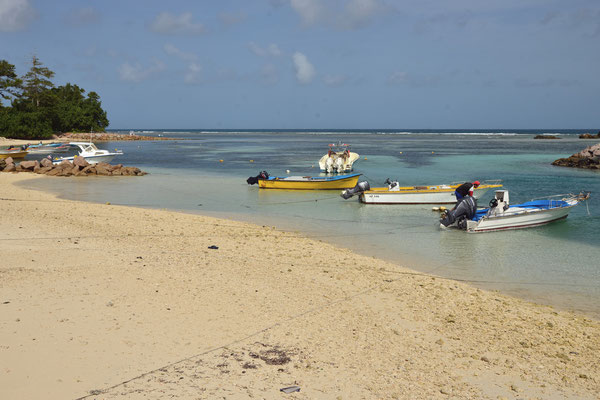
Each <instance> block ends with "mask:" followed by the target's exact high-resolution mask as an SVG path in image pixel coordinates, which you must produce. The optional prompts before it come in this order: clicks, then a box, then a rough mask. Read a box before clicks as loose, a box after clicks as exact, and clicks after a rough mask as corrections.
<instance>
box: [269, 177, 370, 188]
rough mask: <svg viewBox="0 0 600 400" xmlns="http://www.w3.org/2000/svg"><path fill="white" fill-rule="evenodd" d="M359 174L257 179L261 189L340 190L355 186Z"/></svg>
mask: <svg viewBox="0 0 600 400" xmlns="http://www.w3.org/2000/svg"><path fill="white" fill-rule="evenodd" d="M359 176H360V174H353V175H348V176H337V177H335V178H328V177H297V178H295V177H286V178H278V177H271V178H269V179H261V180H259V181H258V187H259V188H261V189H290V190H340V189H348V188H351V187H354V186H356V184H357V183H358V177H359Z"/></svg>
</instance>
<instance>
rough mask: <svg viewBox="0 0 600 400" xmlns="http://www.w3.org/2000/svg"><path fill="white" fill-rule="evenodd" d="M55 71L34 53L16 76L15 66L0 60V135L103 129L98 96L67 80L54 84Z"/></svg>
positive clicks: (36, 136) (37, 135)
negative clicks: (57, 84) (28, 62)
mask: <svg viewBox="0 0 600 400" xmlns="http://www.w3.org/2000/svg"><path fill="white" fill-rule="evenodd" d="M53 77H54V72H52V71H51V70H50V69H48V68H46V67H44V66H43V64H42V63H41V62H40V60H39V59H38V58H37V57H36V56H33V58H32V62H31V68H30V69H29V71H28V72H27V73H26V74H25V75H23V76H22V77H19V76H18V75H17V74H16V72H15V66H14V65H12V64H10V63H9V62H8V61H6V60H0V136H4V137H9V138H15V139H47V138H50V137H52V135H53V134H57V133H62V132H89V131H103V130H104V129H105V128H106V127H107V126H108V119H107V117H106V111H104V110H103V109H102V106H101V102H100V96H99V95H98V93H96V92H89V93H88V94H87V96H86V94H85V90H84V89H83V88H80V87H79V86H77V85H75V84H71V83H67V84H65V85H64V86H58V87H55V86H54V84H53V83H52V80H51V79H52V78H53Z"/></svg>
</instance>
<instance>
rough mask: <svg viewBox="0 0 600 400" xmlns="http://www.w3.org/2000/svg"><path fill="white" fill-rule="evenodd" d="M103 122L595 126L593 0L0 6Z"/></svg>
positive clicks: (597, 19) (11, 43) (68, 0)
mask: <svg viewBox="0 0 600 400" xmlns="http://www.w3.org/2000/svg"><path fill="white" fill-rule="evenodd" d="M34 54H35V55H37V56H38V57H39V58H40V60H41V61H42V62H43V63H44V64H45V65H46V66H47V67H49V68H50V69H51V70H53V71H55V73H56V76H55V79H54V82H55V84H57V85H61V84H64V83H66V82H71V83H76V84H78V85H79V86H81V87H83V88H84V89H86V90H87V91H91V90H93V91H96V92H97V93H98V94H99V95H100V97H101V100H102V105H103V107H104V108H105V109H106V110H107V112H108V118H109V120H110V127H111V128H123V129H127V128H181V129H185V128H199V129H200V128H206V129H218V128H223V129H243V128H274V129H278V128H279V129H294V128H340V129H343V128H355V129H368V128H388V129H399V128H424V129H427V128H432V129H435V128H456V129H459V128H590V129H600V112H599V111H600V73H599V71H600V1H598V0H569V1H564V0H502V1H497V0H487V1H481V0H454V1H449V0H397V1H392V0H327V1H326V0H236V1H234V0H220V1H212V0H211V1H209V0H204V1H202V0H196V1H192V0H187V1H177V0H172V1H169V2H166V1H155V0H146V1H134V0H119V1H112V0H90V1H82V0H61V1H43V0H0V59H6V60H8V61H9V62H10V63H12V64H14V65H15V66H16V68H17V72H18V73H19V74H24V73H25V72H26V71H27V70H28V69H29V66H30V62H31V57H32V56H33V55H34Z"/></svg>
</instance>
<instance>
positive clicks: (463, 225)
mask: <svg viewBox="0 0 600 400" xmlns="http://www.w3.org/2000/svg"><path fill="white" fill-rule="evenodd" d="M559 197H560V198H559ZM588 198H589V193H582V194H579V195H572V194H571V195H566V196H565V195H558V196H551V197H548V198H545V199H538V200H532V201H528V202H525V203H522V204H515V205H510V204H509V196H508V190H497V191H496V196H495V198H494V199H492V201H490V208H485V209H481V210H476V207H477V205H476V202H475V201H474V200H473V199H472V198H471V197H466V198H465V199H464V201H461V202H459V203H458V204H457V206H456V207H455V208H454V209H452V210H451V211H449V212H447V213H445V214H444V216H443V218H442V219H440V227H441V228H449V227H454V228H458V229H462V230H465V231H467V232H469V233H474V232H490V231H499V230H505V229H521V228H530V227H534V226H539V225H545V224H548V223H550V222H553V221H558V220H561V219H564V218H567V216H568V215H569V212H570V211H571V209H572V208H573V207H575V206H576V205H577V204H579V203H580V202H582V201H584V200H587V199H588Z"/></svg>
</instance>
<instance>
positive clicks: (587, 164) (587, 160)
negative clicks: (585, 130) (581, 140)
mask: <svg viewBox="0 0 600 400" xmlns="http://www.w3.org/2000/svg"><path fill="white" fill-rule="evenodd" d="M552 165H557V166H560V167H572V168H586V169H600V143H598V144H596V145H593V146H589V147H587V148H585V149H583V150H582V151H580V152H579V153H575V154H573V155H572V156H570V157H567V158H559V159H558V160H555V161H553V162H552Z"/></svg>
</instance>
